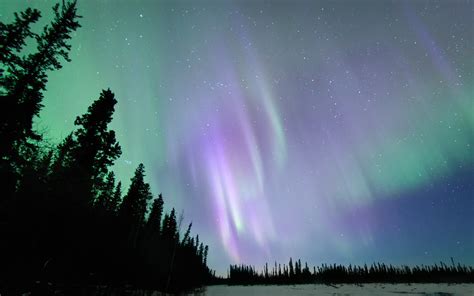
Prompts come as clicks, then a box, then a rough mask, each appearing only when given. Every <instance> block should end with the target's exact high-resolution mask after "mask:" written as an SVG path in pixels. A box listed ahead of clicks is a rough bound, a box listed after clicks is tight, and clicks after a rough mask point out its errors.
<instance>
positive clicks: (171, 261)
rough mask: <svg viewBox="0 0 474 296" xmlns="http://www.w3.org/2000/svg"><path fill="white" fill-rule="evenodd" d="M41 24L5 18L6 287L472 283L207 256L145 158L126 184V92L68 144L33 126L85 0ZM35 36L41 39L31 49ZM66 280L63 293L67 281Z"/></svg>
mask: <svg viewBox="0 0 474 296" xmlns="http://www.w3.org/2000/svg"><path fill="white" fill-rule="evenodd" d="M53 10H54V18H53V20H52V21H51V23H50V24H48V25H47V26H45V27H44V29H43V30H42V32H40V33H35V32H33V31H32V30H31V27H32V25H33V24H35V23H36V22H37V21H38V20H39V19H40V17H41V13H40V11H38V10H36V9H30V8H28V9H26V10H24V11H23V12H20V13H16V14H15V15H14V20H13V22H12V23H10V24H4V23H2V22H0V64H1V66H0V102H1V108H0V143H1V145H0V180H1V185H2V188H1V197H0V237H1V243H0V294H1V295H19V294H22V293H25V292H30V293H31V294H30V295H53V294H55V295H56V294H58V293H59V294H60V295H89V294H101V295H110V294H112V293H116V294H121V293H122V292H123V293H125V292H124V291H125V290H133V289H142V290H149V291H151V290H157V291H165V292H181V291H184V290H189V289H193V288H195V287H199V286H202V285H206V284H212V283H227V284H299V283H365V282H371V283H372V282H397V283H398V282H436V283H438V282H453V283H457V282H471V283H472V282H474V269H473V268H472V267H467V266H464V265H461V264H459V263H458V264H455V263H454V260H452V264H450V265H449V266H448V265H446V264H444V263H440V265H433V266H415V267H408V266H401V267H395V266H392V265H385V264H380V263H377V264H375V263H374V264H372V265H370V266H367V265H364V266H351V265H350V266H348V267H346V266H342V265H322V266H320V267H317V268H316V267H313V268H312V270H311V269H310V268H309V267H308V265H307V264H306V263H305V265H304V266H302V264H301V261H300V260H298V261H295V262H293V260H292V259H290V262H289V263H288V265H286V264H284V265H283V266H282V265H280V264H278V265H277V264H276V263H275V265H274V266H272V267H271V268H270V269H269V268H268V265H265V267H264V269H263V271H260V272H258V271H257V270H256V269H255V268H254V267H252V266H247V265H231V266H230V269H229V272H228V278H227V279H223V278H216V277H215V274H214V272H213V271H212V270H211V269H210V268H209V267H208V266H207V257H208V251H209V249H208V246H207V245H205V244H204V243H203V242H201V241H200V239H199V236H198V235H196V236H193V235H191V227H192V224H189V225H188V227H187V230H186V231H185V232H184V234H182V233H181V228H182V223H183V215H182V214H180V215H179V216H177V213H176V210H175V209H172V210H171V211H170V212H165V211H164V198H163V196H162V195H161V194H159V195H158V196H156V197H154V196H153V194H152V192H151V189H150V185H149V184H148V183H146V182H145V180H144V177H145V167H144V165H143V164H140V165H139V166H138V167H137V168H136V170H135V173H134V176H133V177H132V179H131V183H130V186H129V188H128V189H127V190H126V192H123V189H122V185H121V182H120V181H118V180H116V177H115V174H114V172H113V171H112V169H111V167H112V166H113V165H114V162H115V161H116V160H117V159H118V158H119V157H120V155H121V153H122V150H121V146H120V144H119V143H118V142H117V139H116V137H115V132H114V131H113V130H110V129H109V127H108V126H109V124H110V123H111V121H112V119H113V114H114V110H115V105H116V104H117V100H116V98H115V95H114V93H113V92H112V91H111V90H110V89H107V90H103V91H102V92H101V93H100V94H99V97H98V98H97V100H95V101H94V102H93V103H92V104H91V105H90V106H89V108H88V109H87V112H86V113H85V114H83V115H81V116H78V117H77V118H76V119H75V121H74V124H75V129H74V131H72V132H71V133H70V134H69V135H68V136H66V137H65V138H64V139H63V140H62V141H61V142H60V143H59V144H57V145H53V144H50V143H48V142H47V141H45V140H43V136H44V135H43V134H41V133H39V132H38V131H37V130H36V129H35V127H34V124H33V123H34V119H35V118H36V117H39V115H40V111H41V109H42V107H43V105H42V101H43V92H44V91H45V90H46V84H47V81H48V73H49V72H51V71H57V70H60V69H61V67H62V63H63V62H69V61H70V58H69V51H70V50H71V45H70V44H69V43H68V41H69V40H70V39H71V35H72V33H73V32H74V31H76V30H77V29H79V28H80V24H79V19H80V18H81V17H80V16H79V15H78V14H77V5H76V1H68V2H63V3H62V4H56V5H55V6H54V7H53ZM29 41H35V42H36V48H34V50H28V52H31V53H28V54H24V52H25V48H26V47H28V42H29ZM58 291H59V292H58Z"/></svg>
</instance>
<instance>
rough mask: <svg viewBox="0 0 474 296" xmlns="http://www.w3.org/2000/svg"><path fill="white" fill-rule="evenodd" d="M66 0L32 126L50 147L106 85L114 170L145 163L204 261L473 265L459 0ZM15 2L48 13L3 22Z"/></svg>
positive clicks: (469, 66) (470, 48)
mask: <svg viewBox="0 0 474 296" xmlns="http://www.w3.org/2000/svg"><path fill="white" fill-rule="evenodd" d="M78 3H79V4H78V6H79V13H80V14H81V15H82V16H83V18H82V19H81V21H80V22H81V25H82V28H81V29H79V30H78V32H77V34H75V36H74V37H73V40H72V54H71V58H72V62H71V63H66V64H64V68H63V69H61V70H60V71H58V72H55V73H52V74H51V75H50V79H49V84H48V89H47V92H46V93H45V101H44V105H45V108H44V109H43V111H42V114H41V117H40V118H39V119H38V120H37V125H38V128H39V129H40V130H46V131H47V134H48V135H50V140H51V141H52V142H58V141H59V140H60V139H62V138H63V137H64V136H65V135H67V134H68V133H69V132H70V131H71V130H72V128H73V122H74V118H75V116H76V115H79V114H81V113H83V112H84V111H85V110H86V108H87V106H88V105H89V104H90V103H91V102H92V101H93V100H94V99H95V98H97V97H98V95H99V93H100V90H101V89H104V88H108V87H110V88H111V90H112V91H113V92H114V93H115V94H116V97H117V99H118V101H119V103H118V107H117V110H116V114H115V118H114V122H113V123H112V128H113V129H115V130H116V132H117V138H118V140H119V142H120V144H121V145H122V148H123V149H122V150H123V155H122V157H121V159H120V160H119V161H118V163H117V164H116V166H115V167H116V172H117V174H118V177H119V178H120V179H121V180H122V181H124V183H126V184H128V180H129V179H130V177H131V176H132V174H133V171H134V169H135V167H136V166H137V165H138V164H139V163H140V162H143V163H144V164H145V166H146V168H147V180H148V181H149V182H150V184H151V186H152V189H153V192H154V193H155V195H157V194H158V193H160V192H162V193H163V195H164V197H165V199H166V204H167V205H168V206H173V207H176V208H177V210H178V212H179V211H181V210H183V211H184V216H185V221H193V229H194V230H195V232H197V233H199V234H200V237H201V239H202V240H204V241H206V242H207V243H209V247H210V256H209V264H210V267H211V268H215V269H217V270H218V272H219V273H225V269H226V268H227V266H228V264H229V263H247V264H254V265H257V266H261V265H262V264H264V263H265V262H266V261H268V262H273V261H275V260H276V261H286V260H287V259H288V257H290V256H293V257H301V258H302V260H303V261H308V263H310V262H311V263H312V264H319V263H320V262H330V263H332V262H336V263H344V264H349V263H352V264H363V263H364V262H373V261H384V262H387V263H395V264H426V263H429V264H431V263H434V262H438V261H440V260H444V261H447V260H448V259H449V257H454V258H455V260H459V261H462V262H464V263H467V264H474V221H473V218H472V217H474V199H473V198H474V158H473V145H474V106H473V99H474V95H473V90H474V87H473V85H474V84H473V82H474V80H473V78H474V76H473V69H474V28H473V17H472V15H473V12H474V5H473V2H472V1H459V0H453V1H447V0H446V1H388V0H387V1H376V0H373V1H151V0H150V1H105V0H104V1H92V0H89V1H85V0H79V1H78ZM28 6H30V7H36V8H39V9H40V10H41V11H42V12H43V21H44V22H45V21H46V20H47V19H48V18H49V17H50V16H51V14H50V13H46V12H50V11H51V9H50V7H51V6H52V2H51V1H16V0H4V1H2V2H1V3H0V17H1V18H2V19H3V20H5V21H8V20H9V19H11V18H12V14H13V12H14V11H19V10H22V9H24V8H26V7H28ZM183 228H184V227H183Z"/></svg>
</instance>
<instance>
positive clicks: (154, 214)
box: [146, 194, 163, 236]
mask: <svg viewBox="0 0 474 296" xmlns="http://www.w3.org/2000/svg"><path fill="white" fill-rule="evenodd" d="M162 215H163V196H162V195H161V194H160V195H159V196H158V198H157V199H155V200H154V201H153V205H152V207H151V211H150V215H149V216H148V220H147V222H146V229H147V231H146V232H147V234H149V235H152V236H159V235H160V232H161V216H162Z"/></svg>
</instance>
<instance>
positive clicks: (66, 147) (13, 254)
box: [0, 1, 212, 295]
mask: <svg viewBox="0 0 474 296" xmlns="http://www.w3.org/2000/svg"><path fill="white" fill-rule="evenodd" d="M53 9H54V19H53V20H52V22H51V23H50V24H49V25H47V26H46V27H45V28H44V29H43V31H42V32H41V33H39V34H37V33H35V32H32V31H31V29H30V27H31V26H32V25H33V24H34V23H35V22H37V21H38V20H39V18H40V16H41V14H40V12H39V11H38V10H35V9H26V10H25V11H23V12H21V13H19V14H15V16H14V20H13V22H12V23H10V24H4V23H2V22H0V143H1V145H0V184H1V187H0V294H2V295H17V294H20V293H23V292H33V295H48V293H51V294H53V291H55V292H54V293H57V291H58V289H62V290H63V291H62V293H63V294H65V295H74V294H75V293H76V292H77V291H79V290H80V291H81V293H82V294H81V295H85V294H89V293H88V292H87V291H88V290H87V289H97V287H107V288H106V289H109V288H110V289H112V287H123V286H127V287H137V288H138V287H139V288H140V289H153V290H159V291H182V290H185V289H188V288H192V287H196V286H200V285H202V284H203V283H206V282H207V281H209V280H210V279H211V278H212V274H211V270H209V268H208V267H207V264H206V261H207V255H208V247H207V246H205V245H204V244H203V243H202V242H200V240H199V237H198V236H195V237H193V236H191V224H189V226H188V227H187V230H186V232H185V233H184V234H183V235H180V229H181V224H182V220H183V218H182V215H180V216H179V217H177V214H176V211H175V210H174V209H172V210H171V211H170V212H166V213H165V212H164V210H163V206H164V200H163V197H162V195H161V194H160V195H159V196H158V197H156V198H153V195H152V193H151V190H150V185H149V184H147V183H146V182H145V181H144V176H145V168H144V166H143V164H140V165H139V166H138V167H137V169H136V171H135V174H134V176H133V178H132V179H131V184H130V187H129V188H128V190H127V191H126V192H125V194H123V193H122V186H121V183H120V182H117V180H116V177H115V175H114V172H113V171H112V170H111V166H112V165H113V164H114V162H115V161H116V160H117V159H118V158H119V156H120V155H121V147H120V145H119V143H118V142H117V140H116V137H115V132H114V131H113V130H110V129H109V128H108V125H109V123H110V122H111V121H112V117H113V113H114V110H115V105H116V103H117V100H116V99H115V96H114V94H113V93H112V92H111V91H110V90H104V91H102V93H101V94H100V96H99V98H98V99H97V100H95V101H94V102H93V103H92V105H91V106H90V107H89V108H88V110H87V112H86V113H85V114H83V115H82V116H78V117H77V118H76V119H75V121H74V124H75V126H76V128H75V130H74V131H73V132H71V133H70V134H69V135H68V136H67V137H66V138H65V139H64V140H63V141H62V142H61V143H60V144H59V145H52V144H50V143H48V142H46V141H44V140H43V135H42V134H40V133H38V131H36V130H35V128H34V124H33V121H34V119H35V118H36V117H37V116H38V115H39V112H40V110H41V109H42V107H43V105H42V100H43V91H44V90H45V88H46V83H47V73H48V72H49V71H54V70H58V69H60V68H61V62H62V61H69V60H70V59H69V55H68V53H69V50H70V49H71V46H70V44H69V43H68V40H69V39H70V38H71V34H72V33H73V32H74V31H75V30H76V29H78V28H79V27H80V24H79V22H78V20H79V18H80V16H78V15H77V11H76V2H75V1H72V2H63V3H62V5H59V4H58V5H55V6H54V8H53ZM28 39H33V40H34V41H36V50H32V47H29V48H28V50H27V52H31V53H28V54H23V53H24V52H25V47H26V44H27V40H28ZM59 287H61V288H59ZM35 291H36V292H35ZM35 293H36V294H35Z"/></svg>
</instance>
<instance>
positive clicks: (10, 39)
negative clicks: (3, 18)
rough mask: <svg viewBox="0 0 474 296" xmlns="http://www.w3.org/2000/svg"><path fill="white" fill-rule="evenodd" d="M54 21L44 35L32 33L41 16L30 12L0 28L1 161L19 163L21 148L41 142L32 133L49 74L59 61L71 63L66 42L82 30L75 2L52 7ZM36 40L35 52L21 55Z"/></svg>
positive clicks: (69, 47) (58, 67) (59, 65)
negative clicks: (30, 141)
mask: <svg viewBox="0 0 474 296" xmlns="http://www.w3.org/2000/svg"><path fill="white" fill-rule="evenodd" d="M53 11H54V19H53V21H52V22H51V24H50V25H49V26H45V27H44V29H43V32H42V33H41V34H34V33H32V32H31V30H30V26H31V24H33V23H34V22H36V21H37V20H38V19H39V17H40V13H39V12H38V11H37V10H32V9H27V10H26V11H25V12H23V13H21V14H20V15H18V14H16V15H15V21H14V22H13V24H10V25H5V24H3V23H2V24H1V25H0V36H1V38H0V53H1V54H0V56H2V58H0V62H1V67H0V68H2V69H4V70H5V71H2V73H1V76H0V97H1V101H2V105H3V106H2V108H0V142H1V143H2V145H1V148H0V158H1V159H2V160H3V159H5V158H7V159H9V160H10V161H16V160H17V159H16V158H17V157H19V156H18V155H15V154H17V153H15V152H18V151H19V149H20V148H19V147H20V146H22V145H27V146H28V141H29V140H39V139H40V136H39V135H38V134H37V133H36V132H35V131H34V130H33V119H34V117H35V116H38V114H39V112H40V110H41V108H42V104H41V102H42V100H43V94H42V92H43V91H44V90H45V87H46V82H47V75H46V74H47V72H48V71H51V70H58V69H60V68H61V67H62V66H61V63H60V58H63V59H64V60H66V61H70V59H69V50H70V49H71V46H70V45H69V44H68V43H67V41H68V40H69V39H70V38H71V33H72V32H73V31H75V30H76V29H77V28H79V27H80V25H79V23H78V21H77V19H78V18H80V16H79V15H77V8H76V2H75V1H72V2H63V4H62V5H59V4H56V5H55V6H54V7H53ZM28 37H34V39H35V40H36V43H37V48H36V52H34V53H31V54H29V55H27V56H25V57H22V56H19V55H18V54H19V51H20V50H21V49H22V48H23V47H24V46H25V44H26V39H27V38H28Z"/></svg>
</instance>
